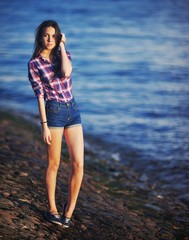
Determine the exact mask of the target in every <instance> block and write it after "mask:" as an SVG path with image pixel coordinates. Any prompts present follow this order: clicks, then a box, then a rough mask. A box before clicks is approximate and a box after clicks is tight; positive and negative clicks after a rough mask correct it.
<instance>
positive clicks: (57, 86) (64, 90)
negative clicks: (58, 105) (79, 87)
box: [28, 52, 73, 102]
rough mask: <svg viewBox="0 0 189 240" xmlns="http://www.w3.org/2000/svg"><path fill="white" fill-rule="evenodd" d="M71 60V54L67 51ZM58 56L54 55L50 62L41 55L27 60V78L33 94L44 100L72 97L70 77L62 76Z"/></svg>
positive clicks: (59, 100)
mask: <svg viewBox="0 0 189 240" xmlns="http://www.w3.org/2000/svg"><path fill="white" fill-rule="evenodd" d="M67 56H68V58H69V60H70V61H71V55H70V53H69V52H67ZM60 64H61V59H60V56H58V55H57V56H56V57H54V59H53V60H52V63H50V62H49V61H48V60H46V59H45V58H43V57H42V56H39V57H36V58H34V59H31V60H30V61H29V62H28V78H29V80H30V82H31V85H32V88H33V90H34V93H35V96H36V97H37V98H40V97H43V98H44V99H45V100H46V101H48V100H56V101H58V102H68V101H70V100H71V99H72V98H73V95H72V80H71V77H64V76H62V73H61V65H60Z"/></svg>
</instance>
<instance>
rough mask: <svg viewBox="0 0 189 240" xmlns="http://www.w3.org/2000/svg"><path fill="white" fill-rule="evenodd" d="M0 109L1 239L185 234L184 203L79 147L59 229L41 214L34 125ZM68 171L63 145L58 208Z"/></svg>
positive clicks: (42, 158)
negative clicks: (69, 219)
mask: <svg viewBox="0 0 189 240" xmlns="http://www.w3.org/2000/svg"><path fill="white" fill-rule="evenodd" d="M0 113H1V114H0V115H1V117H0V123H1V124H0V127H1V131H0V142H1V162H0V164H1V167H0V171H1V189H0V203H1V204H0V205H1V210H0V211H1V220H0V238H1V239H62V237H64V238H65V239H69V240H71V239H77V240H79V239H82V240H83V239H95V240H96V239H149V240H151V239H153V240H156V239H166V240H169V239H184V240H187V239H188V238H187V237H188V236H189V231H188V229H189V223H188V218H187V216H186V214H187V210H188V206H187V204H185V203H184V202H178V201H176V202H175V200H174V199H172V198H171V196H162V195H159V194H158V193H156V194H155V192H154V191H152V190H153V189H151V190H150V187H149V188H144V187H143V188H141V187H140V184H141V182H138V177H137V175H136V174H135V172H133V171H132V169H130V168H129V167H128V166H125V167H124V166H123V167H122V169H120V170H121V174H117V169H116V168H115V166H114V165H113V164H112V165H107V164H106V161H105V160H101V161H95V156H94V155H93V154H92V153H91V152H90V151H86V153H85V157H86V162H85V176H84V180H83V183H82V188H81V193H80V195H79V199H78V205H77V207H76V210H75V212H74V216H73V223H72V226H71V227H70V229H69V230H65V229H62V228H60V227H57V226H55V225H53V224H51V223H48V222H47V221H46V220H45V219H44V217H43V212H44V211H46V208H47V201H46V191H45V183H44V174H45V166H46V163H45V162H46V154H45V146H44V144H43V143H42V141H41V138H40V130H39V127H38V126H37V125H35V124H34V123H32V122H30V121H29V120H26V119H23V118H21V117H20V116H19V115H16V114H11V113H9V112H7V111H6V110H5V111H1V112H0ZM64 146H65V145H64ZM68 176H69V161H68V155H67V152H66V151H65V148H64V150H63V153H62V160H61V164H60V169H59V173H58V181H57V183H58V184H57V203H58V204H57V205H58V208H59V210H60V211H61V208H62V201H61V200H62V198H65V196H66V194H67V181H68ZM125 183H127V184H126V185H125ZM126 186H127V187H126ZM137 186H138V187H137Z"/></svg>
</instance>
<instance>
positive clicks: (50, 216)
mask: <svg viewBox="0 0 189 240" xmlns="http://www.w3.org/2000/svg"><path fill="white" fill-rule="evenodd" d="M44 215H45V217H46V219H47V220H48V221H49V222H51V223H55V224H58V225H62V221H61V219H60V216H59V215H58V214H52V213H51V212H49V211H47V212H46V213H45V214H44Z"/></svg>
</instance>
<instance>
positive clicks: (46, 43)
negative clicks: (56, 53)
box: [42, 27, 56, 50]
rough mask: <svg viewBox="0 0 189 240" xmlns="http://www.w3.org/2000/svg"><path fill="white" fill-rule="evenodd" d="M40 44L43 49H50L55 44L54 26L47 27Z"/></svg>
mask: <svg viewBox="0 0 189 240" xmlns="http://www.w3.org/2000/svg"><path fill="white" fill-rule="evenodd" d="M42 46H43V49H45V50H52V49H53V48H54V47H55V46H56V32H55V28H53V27H47V28H45V29H44V31H43V34H42Z"/></svg>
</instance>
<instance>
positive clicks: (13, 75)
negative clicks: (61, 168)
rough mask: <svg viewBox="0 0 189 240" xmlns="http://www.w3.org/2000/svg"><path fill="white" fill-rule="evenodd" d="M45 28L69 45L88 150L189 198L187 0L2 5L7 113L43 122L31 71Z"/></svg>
mask: <svg viewBox="0 0 189 240" xmlns="http://www.w3.org/2000/svg"><path fill="white" fill-rule="evenodd" d="M47 19H53V20H55V21H57V22H58V23H59V25H60V27H61V29H62V32H64V33H65V34H66V37H67V45H66V47H67V50H68V51H70V52H71V54H72V60H73V76H72V80H73V89H74V95H75V98H76V99H77V101H78V103H79V105H80V109H81V113H82V119H83V125H84V132H85V146H86V149H87V150H88V151H92V152H94V153H98V156H99V159H106V160H107V162H111V163H112V162H114V163H115V164H117V165H131V166H132V167H133V168H134V169H135V170H136V171H139V172H141V179H150V181H153V182H154V185H156V186H159V185H160V184H161V191H162V192H163V191H165V192H166V191H175V190H177V191H178V192H179V191H180V192H181V194H184V193H185V192H186V191H188V186H189V177H188V176H189V174H188V173H189V159H188V158H189V127H188V126H189V2H188V0H159V1H154V0H142V1H138V0H116V1H114V0H104V1H100V0H90V1H88V0H79V1H77V0H72V1H68V0H67V1H66V0H65V1H62V0H54V1H37V0H32V1H24V0H1V2H0V22H1V43H0V55H1V57H0V66H1V67H0V106H1V108H7V109H11V110H14V111H18V112H22V113H24V114H25V115H27V116H31V117H36V116H38V109H37V101H36V99H35V97H34V93H33V90H32V88H31V86H30V83H29V81H28V78H27V74H28V73H27V62H28V61H29V59H30V57H31V55H32V51H33V42H34V31H35V29H36V27H37V26H38V25H39V24H40V23H41V22H42V21H43V20H47ZM185 195H186V194H185ZM185 197H186V198H188V199H189V195H187V196H185Z"/></svg>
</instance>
